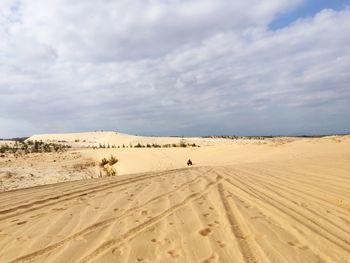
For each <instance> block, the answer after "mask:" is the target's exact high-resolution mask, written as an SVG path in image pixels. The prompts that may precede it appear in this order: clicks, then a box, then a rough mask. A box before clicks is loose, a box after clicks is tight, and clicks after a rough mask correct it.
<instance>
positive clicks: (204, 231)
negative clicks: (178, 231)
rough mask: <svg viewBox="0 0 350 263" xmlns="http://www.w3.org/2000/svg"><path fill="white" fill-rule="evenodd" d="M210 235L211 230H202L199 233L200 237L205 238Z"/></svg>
mask: <svg viewBox="0 0 350 263" xmlns="http://www.w3.org/2000/svg"><path fill="white" fill-rule="evenodd" d="M210 233H211V229H210V228H204V229H202V230H201V231H199V234H200V235H202V236H207V235H209V234H210Z"/></svg>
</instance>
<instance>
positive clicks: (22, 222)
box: [17, 221, 27, 225]
mask: <svg viewBox="0 0 350 263" xmlns="http://www.w3.org/2000/svg"><path fill="white" fill-rule="evenodd" d="M25 223H27V221H21V222H18V223H17V225H23V224H25Z"/></svg>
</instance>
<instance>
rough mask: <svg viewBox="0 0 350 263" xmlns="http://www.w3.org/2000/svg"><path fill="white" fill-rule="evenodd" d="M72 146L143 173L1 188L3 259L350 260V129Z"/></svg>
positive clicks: (89, 155)
mask: <svg viewBox="0 0 350 263" xmlns="http://www.w3.org/2000/svg"><path fill="white" fill-rule="evenodd" d="M73 153H75V154H74V155H77V154H80V155H79V156H80V157H79V160H80V161H83V162H84V161H85V160H99V159H100V158H101V157H108V156H109V155H110V154H114V155H116V156H117V157H118V158H119V162H118V163H117V164H116V165H115V166H116V168H117V171H118V173H119V174H129V173H132V172H142V171H143V173H138V174H129V175H119V176H115V177H106V178H98V179H90V180H79V181H73V182H66V183H59V184H52V185H46V186H37V187H32V188H27V189H22V190H16V191H9V192H4V193H0V204H1V207H0V262H203V263H208V262H350V230H349V229H350V190H349V189H350V137H349V136H344V137H339V136H334V137H326V138H316V139H297V140H295V139H291V140H289V139H278V140H269V141H254V142H247V141H237V142H234V143H229V144H222V143H219V144H217V145H215V144H214V145H213V146H202V147H200V148H165V149H163V148H161V149H158V148H157V149H147V148H145V149H134V148H133V149H97V150H92V149H84V150H80V151H79V152H78V153H76V151H68V152H66V153H64V154H63V156H66V155H67V156H70V155H71V154H73ZM161 156H162V157H163V158H160V157H161ZM189 157H190V158H191V159H193V161H194V163H195V166H194V167H191V168H187V167H186V168H184V167H185V165H186V164H185V163H184V161H186V160H187V158H189ZM51 158H56V157H55V156H54V155H52V157H51ZM62 158H63V157H62ZM62 161H63V160H62ZM66 161H72V160H71V159H70V158H68V159H67V160H66ZM80 161H79V162H80ZM55 163H57V162H55ZM46 165H47V167H50V166H51V164H50V163H47V164H46ZM57 165H58V164H57ZM91 169H92V168H91ZM91 171H92V170H91ZM145 171H148V172H145Z"/></svg>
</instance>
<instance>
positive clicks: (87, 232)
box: [12, 169, 213, 262]
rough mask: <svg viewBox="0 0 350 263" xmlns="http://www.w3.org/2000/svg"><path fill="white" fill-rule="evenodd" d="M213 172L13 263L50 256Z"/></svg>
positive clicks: (197, 177) (199, 176) (201, 175)
mask: <svg viewBox="0 0 350 263" xmlns="http://www.w3.org/2000/svg"><path fill="white" fill-rule="evenodd" d="M212 170H213V169H210V170H208V171H206V172H204V174H200V175H198V176H196V177H195V178H194V179H192V180H190V181H188V182H185V183H183V184H181V185H179V186H178V187H177V188H176V189H174V190H172V191H169V192H166V193H163V194H161V195H158V196H156V197H154V198H152V199H150V200H148V201H146V202H145V203H143V204H141V205H139V206H135V207H132V208H129V209H127V210H126V211H125V212H124V213H123V214H122V215H119V216H116V217H112V218H108V219H105V220H103V221H100V222H97V223H95V224H92V225H90V226H88V227H86V228H84V229H82V230H81V231H79V232H77V233H75V234H73V235H71V236H69V237H67V238H65V239H63V240H61V241H59V242H57V243H54V244H52V245H50V246H48V247H45V248H43V249H40V250H37V251H35V252H33V253H30V254H27V255H24V256H21V257H19V258H17V259H14V260H13V261H12V262H26V261H31V260H34V259H35V258H37V257H40V256H42V255H45V254H48V253H50V252H52V251H54V250H56V249H58V248H60V247H62V246H64V245H66V244H67V243H69V242H70V241H72V240H75V239H76V238H79V237H81V236H84V235H86V234H89V233H91V232H94V231H96V230H98V229H100V228H101V227H105V226H108V225H110V224H112V223H113V222H115V221H118V220H122V219H123V218H125V217H127V216H128V215H129V214H130V213H131V212H134V211H136V210H140V209H143V208H144V207H145V206H147V205H148V204H151V203H153V202H156V201H158V200H159V199H161V198H163V197H166V196H168V195H171V194H173V193H175V192H178V191H181V190H182V189H185V188H186V187H188V186H189V185H191V184H194V183H196V182H197V181H199V180H200V179H202V178H203V179H204V178H206V177H203V176H205V175H206V174H208V173H210V172H211V171H212Z"/></svg>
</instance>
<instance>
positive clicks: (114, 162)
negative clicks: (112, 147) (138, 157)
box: [108, 155, 119, 165]
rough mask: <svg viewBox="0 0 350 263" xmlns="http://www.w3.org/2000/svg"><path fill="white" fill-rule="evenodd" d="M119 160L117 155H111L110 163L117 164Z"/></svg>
mask: <svg viewBox="0 0 350 263" xmlns="http://www.w3.org/2000/svg"><path fill="white" fill-rule="evenodd" d="M118 161H119V160H118V159H117V158H116V157H114V156H113V155H111V157H109V160H108V163H109V165H113V164H116V163H117V162H118Z"/></svg>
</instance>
